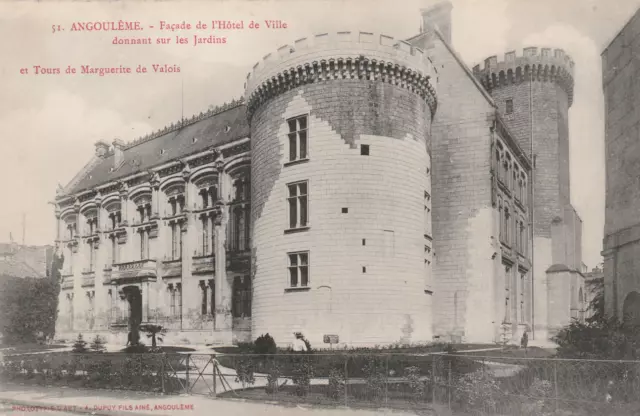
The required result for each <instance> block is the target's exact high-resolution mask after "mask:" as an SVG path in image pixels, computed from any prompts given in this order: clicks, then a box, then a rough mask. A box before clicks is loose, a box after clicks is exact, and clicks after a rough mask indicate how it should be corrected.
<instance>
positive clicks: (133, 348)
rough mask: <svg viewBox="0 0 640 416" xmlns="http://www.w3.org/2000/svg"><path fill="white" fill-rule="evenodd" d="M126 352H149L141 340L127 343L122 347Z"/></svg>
mask: <svg viewBox="0 0 640 416" xmlns="http://www.w3.org/2000/svg"><path fill="white" fill-rule="evenodd" d="M124 352H125V353H127V354H145V353H148V352H149V349H148V348H147V347H146V345H144V344H143V343H142V342H139V343H137V344H133V345H127V347H126V348H125V349H124Z"/></svg>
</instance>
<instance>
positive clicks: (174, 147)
mask: <svg viewBox="0 0 640 416" xmlns="http://www.w3.org/2000/svg"><path fill="white" fill-rule="evenodd" d="M209 114H210V115H209ZM198 118H199V117H198ZM191 120H193V118H192V119H191ZM196 120H197V121H195V122H193V123H191V122H190V119H187V120H185V125H184V127H179V128H175V129H172V130H169V131H168V132H167V133H165V134H161V135H157V136H156V137H154V136H151V137H150V138H149V139H148V140H146V139H144V138H143V139H142V140H140V141H138V142H134V143H131V144H128V145H125V148H124V163H123V164H122V165H120V167H119V168H118V169H117V170H115V171H113V172H112V171H111V169H112V168H113V167H114V155H113V151H110V152H109V154H108V155H107V156H106V157H105V158H104V159H100V160H98V161H97V162H96V163H95V164H94V165H93V166H89V169H88V170H87V171H86V172H85V173H84V175H83V177H82V178H80V180H79V181H77V183H75V184H70V185H71V186H70V187H69V188H68V189H65V194H74V193H77V192H80V191H84V190H88V189H91V188H93V187H95V186H98V185H101V184H104V183H106V182H110V181H113V180H116V179H119V178H122V177H125V176H129V175H131V174H134V173H137V172H141V171H145V170H147V169H150V168H152V167H154V166H158V165H162V164H164V163H167V162H170V161H172V160H175V159H179V158H182V157H185V156H188V155H191V154H195V153H199V152H203V151H205V150H207V149H208V148H210V147H211V146H220V145H223V144H226V143H230V142H233V141H235V140H240V139H243V138H246V137H249V132H250V129H249V123H248V121H247V118H246V107H245V105H244V104H239V105H236V106H233V107H230V108H229V106H224V107H223V110H221V111H220V110H219V109H214V110H212V111H211V112H210V113H205V114H204V116H203V117H202V118H200V119H196ZM194 138H196V139H197V140H196V141H195V142H194V141H193V139H194ZM163 150H164V152H163Z"/></svg>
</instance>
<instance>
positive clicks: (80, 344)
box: [71, 334, 87, 353]
mask: <svg viewBox="0 0 640 416" xmlns="http://www.w3.org/2000/svg"><path fill="white" fill-rule="evenodd" d="M71 351H72V352H76V353H84V352H87V341H85V340H84V338H82V334H78V338H77V339H76V341H75V342H74V343H73V349H72V350H71Z"/></svg>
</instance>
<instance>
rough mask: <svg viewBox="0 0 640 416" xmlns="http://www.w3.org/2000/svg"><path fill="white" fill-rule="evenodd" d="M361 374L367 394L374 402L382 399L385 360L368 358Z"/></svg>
mask: <svg viewBox="0 0 640 416" xmlns="http://www.w3.org/2000/svg"><path fill="white" fill-rule="evenodd" d="M362 372H363V373H364V377H365V382H366V390H367V393H368V394H370V395H371V396H373V397H372V398H374V399H376V400H380V399H382V397H383V396H384V391H385V383H386V365H385V359H384V358H382V357H376V356H370V357H368V358H367V362H366V364H365V365H364V367H363V368H362ZM371 396H369V397H371Z"/></svg>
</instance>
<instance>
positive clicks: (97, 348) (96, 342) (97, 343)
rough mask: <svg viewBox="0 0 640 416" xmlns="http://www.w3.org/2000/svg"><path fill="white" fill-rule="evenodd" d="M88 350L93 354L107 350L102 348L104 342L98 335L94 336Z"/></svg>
mask: <svg viewBox="0 0 640 416" xmlns="http://www.w3.org/2000/svg"><path fill="white" fill-rule="evenodd" d="M89 348H90V349H91V350H92V351H94V352H105V351H106V350H107V348H106V347H105V346H104V340H103V339H102V338H100V335H96V337H95V338H94V339H93V342H92V343H91V345H90V346H89Z"/></svg>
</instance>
